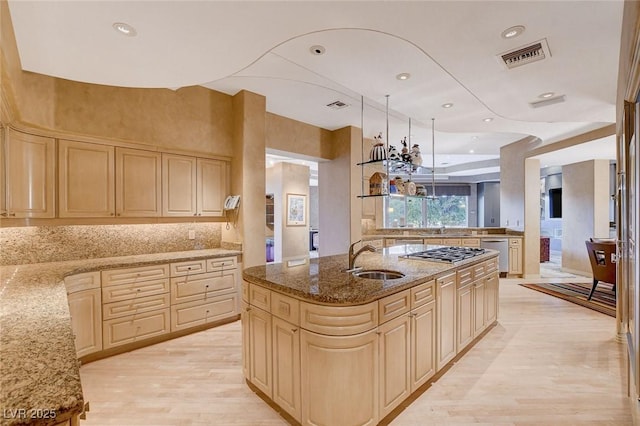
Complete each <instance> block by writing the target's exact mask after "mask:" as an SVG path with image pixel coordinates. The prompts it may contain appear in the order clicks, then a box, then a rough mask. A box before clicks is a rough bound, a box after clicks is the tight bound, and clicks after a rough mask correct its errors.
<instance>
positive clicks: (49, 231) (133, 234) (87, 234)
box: [0, 222, 222, 265]
mask: <svg viewBox="0 0 640 426" xmlns="http://www.w3.org/2000/svg"><path fill="white" fill-rule="evenodd" d="M189 231H195V239H193V240H190V239H189V238H188V237H189ZM221 239H222V229H221V225H220V224H219V223H204V222H199V223H163V224H153V225H72V226H30V227H18V228H0V265H23V264H29V263H43V262H60V261H65V260H78V259H91V258H97V257H113V256H129V255H135V254H148V253H166V252H172V251H185V250H199V249H210V248H218V247H221Z"/></svg>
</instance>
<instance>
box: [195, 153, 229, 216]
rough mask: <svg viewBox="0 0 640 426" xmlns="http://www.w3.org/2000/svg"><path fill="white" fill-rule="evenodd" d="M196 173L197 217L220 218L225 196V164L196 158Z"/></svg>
mask: <svg viewBox="0 0 640 426" xmlns="http://www.w3.org/2000/svg"><path fill="white" fill-rule="evenodd" d="M197 171H198V172H197V179H198V181H197V188H198V194H197V197H196V200H197V213H198V216H222V215H223V213H224V200H225V198H226V196H227V163H226V162H225V161H221V160H209V159H204V158H198V161H197Z"/></svg>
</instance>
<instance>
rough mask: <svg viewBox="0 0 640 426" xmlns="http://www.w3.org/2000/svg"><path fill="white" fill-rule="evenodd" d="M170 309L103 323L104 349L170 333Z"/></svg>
mask: <svg viewBox="0 0 640 426" xmlns="http://www.w3.org/2000/svg"><path fill="white" fill-rule="evenodd" d="M169 319H170V312H169V308H166V309H161V310H155V311H151V312H145V313H142V314H134V315H127V316H124V317H120V318H115V319H111V320H107V321H103V328H102V336H103V347H104V349H109V348H112V347H115V346H119V345H124V344H126V343H134V342H139V341H141V340H145V339H149V338H151V337H155V336H159V335H162V334H165V333H168V332H169V329H170V322H169Z"/></svg>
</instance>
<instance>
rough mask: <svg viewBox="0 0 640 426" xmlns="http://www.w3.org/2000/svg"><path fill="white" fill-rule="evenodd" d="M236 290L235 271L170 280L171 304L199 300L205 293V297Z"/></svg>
mask: <svg viewBox="0 0 640 426" xmlns="http://www.w3.org/2000/svg"><path fill="white" fill-rule="evenodd" d="M236 288H237V287H236V272H235V271H226V272H211V273H207V274H198V275H193V276H186V277H178V278H171V303H182V302H188V301H192V300H196V299H201V298H202V296H203V295H204V294H205V293H206V294H207V296H209V295H217V294H221V293H228V292H230V291H234V290H235V289H236Z"/></svg>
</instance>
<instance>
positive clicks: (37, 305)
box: [0, 249, 242, 425]
mask: <svg viewBox="0 0 640 426" xmlns="http://www.w3.org/2000/svg"><path fill="white" fill-rule="evenodd" d="M241 253H242V252H241V251H238V250H226V249H208V250H193V251H183V252H172V253H157V254H144V255H134V256H123V257H109V258H99V259H86V260H76V261H65V262H52V263H39V264H30V265H18V266H2V267H0V411H1V412H2V416H0V425H17V424H28V423H31V424H38V425H52V424H56V423H58V422H61V421H64V420H66V419H68V418H69V417H70V416H72V415H73V414H78V413H80V412H82V407H83V405H84V401H83V396H82V386H81V383H80V370H79V367H80V365H79V363H78V360H77V357H76V350H75V346H74V340H73V333H72V331H71V322H70V316H69V306H68V302H67V293H66V289H65V285H64V282H63V279H64V277H66V276H68V275H73V274H77V273H81V272H89V271H96V270H104V269H111V268H121V267H131V266H143V265H151V264H158V263H167V262H173V261H186V260H195V259H202V258H208V257H224V256H237V255H240V254H241ZM21 410H23V411H21ZM38 410H39V411H38ZM47 410H48V411H47ZM53 413H55V416H54V417H55V418H54V419H43V418H38V417H44V416H45V415H47V414H53ZM32 417H35V418H32Z"/></svg>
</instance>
